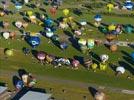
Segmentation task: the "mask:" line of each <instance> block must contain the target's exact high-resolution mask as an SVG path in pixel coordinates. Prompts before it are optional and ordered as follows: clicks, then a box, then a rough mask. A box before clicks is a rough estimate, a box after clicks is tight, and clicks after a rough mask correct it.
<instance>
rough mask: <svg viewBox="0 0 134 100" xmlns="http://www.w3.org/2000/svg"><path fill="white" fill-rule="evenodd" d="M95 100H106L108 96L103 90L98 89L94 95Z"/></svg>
mask: <svg viewBox="0 0 134 100" xmlns="http://www.w3.org/2000/svg"><path fill="white" fill-rule="evenodd" d="M94 100H106V96H105V94H104V93H103V92H100V91H97V92H96V93H95V95H94Z"/></svg>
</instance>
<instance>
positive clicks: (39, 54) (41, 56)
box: [37, 51, 46, 63]
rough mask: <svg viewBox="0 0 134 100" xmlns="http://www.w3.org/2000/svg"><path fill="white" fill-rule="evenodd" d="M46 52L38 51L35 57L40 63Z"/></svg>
mask: <svg viewBox="0 0 134 100" xmlns="http://www.w3.org/2000/svg"><path fill="white" fill-rule="evenodd" d="M45 57H46V54H45V52H44V51H39V52H38V53H37V58H38V59H39V60H40V62H41V63H43V61H44V60H45Z"/></svg>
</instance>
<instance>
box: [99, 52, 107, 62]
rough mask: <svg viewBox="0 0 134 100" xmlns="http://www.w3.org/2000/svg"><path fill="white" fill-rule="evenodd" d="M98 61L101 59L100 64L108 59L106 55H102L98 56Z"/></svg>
mask: <svg viewBox="0 0 134 100" xmlns="http://www.w3.org/2000/svg"><path fill="white" fill-rule="evenodd" d="M100 59H101V61H102V62H106V61H107V60H108V59H109V56H108V55H106V54H102V55H101V56H100Z"/></svg>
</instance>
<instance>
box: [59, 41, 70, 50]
mask: <svg viewBox="0 0 134 100" xmlns="http://www.w3.org/2000/svg"><path fill="white" fill-rule="evenodd" d="M60 47H61V49H67V47H68V44H67V43H66V42H62V43H61V44H60Z"/></svg>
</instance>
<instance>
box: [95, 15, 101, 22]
mask: <svg viewBox="0 0 134 100" xmlns="http://www.w3.org/2000/svg"><path fill="white" fill-rule="evenodd" d="M94 19H95V20H96V21H101V19H102V16H101V15H99V14H97V15H95V16H94Z"/></svg>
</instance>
